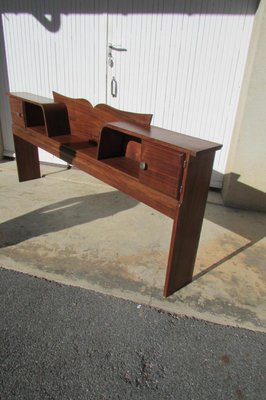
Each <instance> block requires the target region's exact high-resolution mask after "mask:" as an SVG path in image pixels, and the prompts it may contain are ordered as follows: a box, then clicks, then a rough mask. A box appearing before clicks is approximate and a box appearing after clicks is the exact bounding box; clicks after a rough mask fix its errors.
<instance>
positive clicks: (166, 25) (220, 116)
mask: <svg viewBox="0 0 266 400" xmlns="http://www.w3.org/2000/svg"><path fill="white" fill-rule="evenodd" d="M256 6H257V1H256V0H238V1H234V0H222V1H218V0H200V1H199V0H188V1H185V0H183V1H181V0H180V1H175V0H160V1H159V0H134V1H133V0H128V1H122V0H99V1H86V2H85V1H82V0H78V1H75V0H67V1H66V0H58V1H52V0H46V1H33V0H17V1H12V2H10V1H8V0H2V1H1V4H0V11H1V13H2V20H1V21H2V27H3V36H4V37H3V38H2V42H4V49H3V43H1V46H2V47H1V52H2V55H3V56H4V59H3V60H4V61H6V69H7V73H6V76H5V73H4V72H3V70H1V71H0V84H1V92H0V104H1V107H0V108H1V110H0V112H1V115H0V116H1V124H2V130H3V134H4V147H5V149H6V153H8V152H9V151H12V150H13V141H12V135H11V124H10V116H9V112H8V106H7V100H6V98H5V96H4V94H3V93H4V92H5V91H7V90H10V91H29V92H33V93H38V94H40V95H43V96H51V91H52V90H55V91H58V92H61V93H63V94H65V95H69V96H74V97H85V98H88V99H90V100H91V101H92V102H93V103H94V104H95V103H99V102H106V101H107V102H108V103H109V104H112V105H113V106H116V107H120V108H123V109H128V110H132V111H139V112H151V113H153V114H154V120H153V123H154V124H156V125H159V126H163V127H165V128H169V129H173V130H176V131H180V132H183V133H187V134H190V135H193V136H198V137H201V138H204V139H209V140H213V141H217V142H221V143H222V144H223V149H222V151H220V152H218V153H217V155H216V159H215V170H216V171H218V172H219V173H221V174H222V173H223V172H224V170H225V165H226V160H227V154H228V150H229V146H230V140H231V135H232V130H233V125H234V119H235V114H236V108H237V104H238V99H239V93H240V87H241V84H242V77H243V71H244V68H245V62H246V57H247V51H248V45H249V40H250V35H251V30H252V24H253V19H254V14H255V11H256ZM0 39H1V38H0ZM108 42H112V43H113V44H118V45H121V46H123V47H126V48H127V52H121V53H118V52H116V53H115V52H113V56H114V62H115V64H114V67H113V68H110V67H107V70H106V46H107V44H108ZM2 58H3V57H2ZM2 65H3V64H2ZM112 76H115V77H116V79H117V81H118V96H117V98H112V96H111V95H110V82H111V79H112Z"/></svg>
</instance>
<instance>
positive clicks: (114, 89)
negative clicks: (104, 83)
mask: <svg viewBox="0 0 266 400" xmlns="http://www.w3.org/2000/svg"><path fill="white" fill-rule="evenodd" d="M111 95H112V96H113V97H117V81H116V79H115V77H114V76H113V78H112V80H111Z"/></svg>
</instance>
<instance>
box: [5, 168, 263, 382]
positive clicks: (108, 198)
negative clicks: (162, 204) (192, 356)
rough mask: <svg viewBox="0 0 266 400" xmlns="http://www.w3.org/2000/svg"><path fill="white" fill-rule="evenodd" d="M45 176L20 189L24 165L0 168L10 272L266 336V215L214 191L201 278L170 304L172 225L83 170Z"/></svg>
mask: <svg viewBox="0 0 266 400" xmlns="http://www.w3.org/2000/svg"><path fill="white" fill-rule="evenodd" d="M41 169H42V173H43V174H44V175H45V177H43V178H42V179H37V180H33V181H28V182H23V183H18V179H17V173H16V165H15V162H13V161H12V162H2V163H1V164H0V190H1V198H0V202H1V213H0V265H1V266H3V267H5V268H10V269H14V270H18V271H21V272H24V273H28V274H31V275H34V276H38V277H43V278H46V279H49V280H55V281H59V282H62V283H66V284H70V285H76V286H81V287H84V288H88V289H92V290H96V291H99V292H102V293H108V294H112V295H114V296H117V297H121V298H125V299H130V300H133V301H135V302H137V303H144V304H149V305H152V306H155V307H158V308H160V309H163V310H166V311H170V312H172V313H175V314H185V315H189V316H195V317H198V318H202V319H205V320H208V321H212V322H217V323H223V324H229V325H237V326H241V327H245V328H249V329H254V330H259V331H266V301H265V300H266V288H265V287H266V285H265V282H266V272H265V264H266V263H265V249H266V240H265V231H266V216H265V214H263V213H256V212H248V211H242V210H237V209H231V208H227V207H224V206H223V204H222V201H221V198H220V194H219V193H217V192H212V191H210V193H209V197H208V203H207V207H206V212H205V218H204V223H203V228H202V235H201V240H200V245H199V250H198V255H197V260H196V267H195V272H194V280H193V282H192V283H191V284H190V285H188V286H186V287H185V288H183V289H181V290H180V291H178V292H177V293H175V294H174V295H172V296H170V297H169V298H167V299H165V298H163V296H162V289H163V284H164V278H165V271H166V265H167V257H168V251H169V244H170V235H171V226H172V222H171V220H170V219H169V218H168V217H165V216H163V215H161V214H159V213H158V212H156V211H155V210H153V209H152V208H150V207H147V206H145V205H144V204H141V203H138V202H137V201H136V200H134V199H131V198H130V197H128V196H126V195H124V194H123V193H120V192H118V191H116V190H115V189H113V188H111V187H110V186H108V185H105V184H103V183H102V182H100V181H98V180H96V179H94V178H92V177H90V176H89V175H87V174H85V173H82V172H80V171H78V170H75V169H72V170H65V169H63V168H62V167H54V166H44V165H42V166H41ZM128 379H130V378H128Z"/></svg>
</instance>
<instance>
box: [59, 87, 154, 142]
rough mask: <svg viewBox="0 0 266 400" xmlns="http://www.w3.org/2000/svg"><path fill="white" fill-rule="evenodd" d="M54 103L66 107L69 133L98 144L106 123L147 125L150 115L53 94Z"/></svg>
mask: <svg viewBox="0 0 266 400" xmlns="http://www.w3.org/2000/svg"><path fill="white" fill-rule="evenodd" d="M53 98H54V101H56V102H58V103H64V104H65V105H66V107H67V111H68V118H69V123H70V129H71V133H72V134H74V135H80V136H83V137H86V139H88V140H94V141H97V142H98V139H99V132H100V131H101V129H102V127H103V126H104V125H105V124H106V123H107V122H115V121H129V122H135V123H137V124H141V125H149V124H150V122H151V119H152V114H139V113H132V112H127V111H122V110H118V109H116V108H113V107H110V106H108V105H107V104H98V105H96V106H95V107H93V106H92V104H91V103H90V102H89V101H88V100H85V99H73V98H71V97H67V96H63V95H62V94H60V93H56V92H53Z"/></svg>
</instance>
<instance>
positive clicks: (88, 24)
mask: <svg viewBox="0 0 266 400" xmlns="http://www.w3.org/2000/svg"><path fill="white" fill-rule="evenodd" d="M47 5H48V3H47V2H41V1H38V2H33V1H30V0H23V2H21V1H14V2H12V7H11V6H10V7H9V8H10V9H11V8H12V11H14V12H12V11H10V12H6V13H4V14H3V15H2V23H3V32H4V44H5V56H6V64H7V73H8V81H9V82H8V86H9V87H7V83H5V84H3V86H5V87H1V91H0V96H1V99H0V100H1V102H0V104H1V122H2V126H3V134H4V146H5V148H6V149H10V153H11V150H12V149H13V141H12V133H11V121H10V118H9V112H8V105H7V99H6V98H5V95H4V93H5V92H6V91H8V90H10V91H12V92H16V91H23V92H30V93H37V94H39V95H42V96H46V97H51V96H52V90H55V91H57V92H60V93H62V94H65V95H67V96H73V97H84V98H87V99H90V101H92V102H93V103H94V104H96V103H99V102H105V100H106V61H105V60H106V31H107V15H106V10H107V2H106V0H99V1H98V2H86V3H84V2H80V1H74V0H72V1H68V2H65V1H64V0H58V1H55V2H49V8H47ZM16 10H17V12H16ZM18 10H20V12H19V11H18ZM23 10H25V11H23ZM40 159H41V160H42V161H47V162H60V161H61V160H59V159H57V158H56V157H54V156H52V155H50V154H48V153H46V152H44V151H43V150H40Z"/></svg>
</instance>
